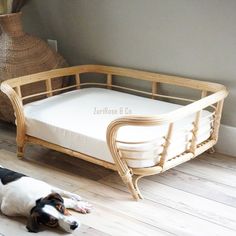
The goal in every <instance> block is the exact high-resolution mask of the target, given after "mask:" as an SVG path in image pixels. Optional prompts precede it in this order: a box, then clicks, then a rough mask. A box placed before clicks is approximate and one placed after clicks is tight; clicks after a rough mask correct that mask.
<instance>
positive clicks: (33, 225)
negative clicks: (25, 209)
mask: <svg viewBox="0 0 236 236" xmlns="http://www.w3.org/2000/svg"><path fill="white" fill-rule="evenodd" d="M26 228H27V229H28V231H29V232H33V233H37V232H39V213H38V212H37V211H35V210H32V211H31V215H30V216H29V218H28V221H27V225H26Z"/></svg>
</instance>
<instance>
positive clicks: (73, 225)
mask: <svg viewBox="0 0 236 236" xmlns="http://www.w3.org/2000/svg"><path fill="white" fill-rule="evenodd" d="M78 226H79V224H78V223H77V222H76V221H73V222H72V224H71V226H70V229H71V230H75V229H77V228H78Z"/></svg>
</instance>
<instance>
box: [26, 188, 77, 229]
mask: <svg viewBox="0 0 236 236" xmlns="http://www.w3.org/2000/svg"><path fill="white" fill-rule="evenodd" d="M40 224H43V225H46V226H49V227H51V228H55V227H57V226H60V227H61V228H63V229H64V230H65V231H67V232H72V231H73V230H75V229H76V228H78V227H79V222H78V220H77V219H75V218H74V217H72V216H71V215H70V213H69V212H68V210H67V209H66V208H65V206H64V201H63V198H62V197H61V196H60V195H59V194H58V193H53V194H50V195H48V196H47V197H45V198H41V199H39V200H37V201H36V205H35V207H33V208H32V209H31V212H30V216H29V218H28V222H27V226H26V228H27V229H28V231H29V232H34V233H37V232H38V231H39V227H40Z"/></svg>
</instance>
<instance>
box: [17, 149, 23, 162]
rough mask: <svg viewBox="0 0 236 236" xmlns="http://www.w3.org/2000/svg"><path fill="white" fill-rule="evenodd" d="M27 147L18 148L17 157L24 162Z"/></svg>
mask: <svg viewBox="0 0 236 236" xmlns="http://www.w3.org/2000/svg"><path fill="white" fill-rule="evenodd" d="M24 153H25V145H23V146H17V157H18V158H19V159H20V160H22V159H23V158H24Z"/></svg>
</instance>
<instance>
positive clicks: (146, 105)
mask: <svg viewBox="0 0 236 236" xmlns="http://www.w3.org/2000/svg"><path fill="white" fill-rule="evenodd" d="M180 107H181V105H177V104H173V103H168V102H163V101H157V100H152V99H148V98H143V97H140V96H135V95H130V94H127V93H122V92H117V91H114V90H108V89H101V88H85V89H81V90H76V91H72V92H67V93H64V94H60V95H56V96H53V97H50V98H46V99H43V100H40V101H36V102H32V103H29V104H27V105H25V106H24V113H25V117H26V133H27V134H28V135H30V136H33V137H37V138H40V139H42V140H45V141H48V142H51V143H54V144H57V145H60V146H62V147H65V148H69V149H72V150H75V151H78V152H81V153H84V154H87V155H90V156H93V157H95V158H98V159H101V160H104V161H108V162H110V163H114V161H113V158H112V156H111V154H110V151H109V149H108V146H107V143H106V130H107V127H108V125H109V124H110V122H111V121H113V120H114V119H116V118H119V117H122V116H124V115H134V114H136V115H137V114H138V115H159V114H164V113H167V112H170V111H173V110H176V109H178V108H180ZM209 114H210V113H209V112H208V111H203V113H202V117H208V116H209ZM194 118H195V116H194V114H193V115H192V116H189V117H187V118H185V119H182V120H181V121H178V122H176V123H175V125H174V127H175V128H174V130H184V129H186V128H187V129H188V130H191V129H192V122H193V121H194ZM201 119H203V118H201ZM200 127H201V128H200V131H199V134H198V136H197V142H198V143H201V142H203V141H204V140H206V139H208V138H209V137H210V132H211V119H210V118H206V119H204V120H202V122H201V123H200ZM166 133H167V126H152V127H142V126H140V127H137V126H135V127H134V126H125V127H122V128H121V129H120V131H119V132H118V137H117V138H118V140H120V141H129V142H140V141H146V140H153V141H151V142H148V143H146V144H123V143H119V144H118V145H119V147H120V148H121V149H122V150H123V149H131V150H133V151H125V150H123V151H122V154H123V155H125V156H126V157H129V158H132V157H135V158H140V159H144V160H141V161H136V160H129V161H128V164H129V165H130V166H131V167H134V168H135V167H148V166H153V165H155V164H157V163H158V162H159V154H160V153H161V152H162V151H163V146H161V145H162V144H163V143H164V139H163V136H166ZM190 139H191V134H190V133H188V134H185V133H182V134H180V135H177V134H175V133H174V136H173V139H172V144H171V147H172V148H171V151H170V152H169V153H168V159H170V158H173V157H174V156H176V155H179V154H181V153H182V152H183V151H185V150H186V148H188V147H189V144H186V141H189V140H190ZM147 158H150V159H149V160H146V159H147Z"/></svg>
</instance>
